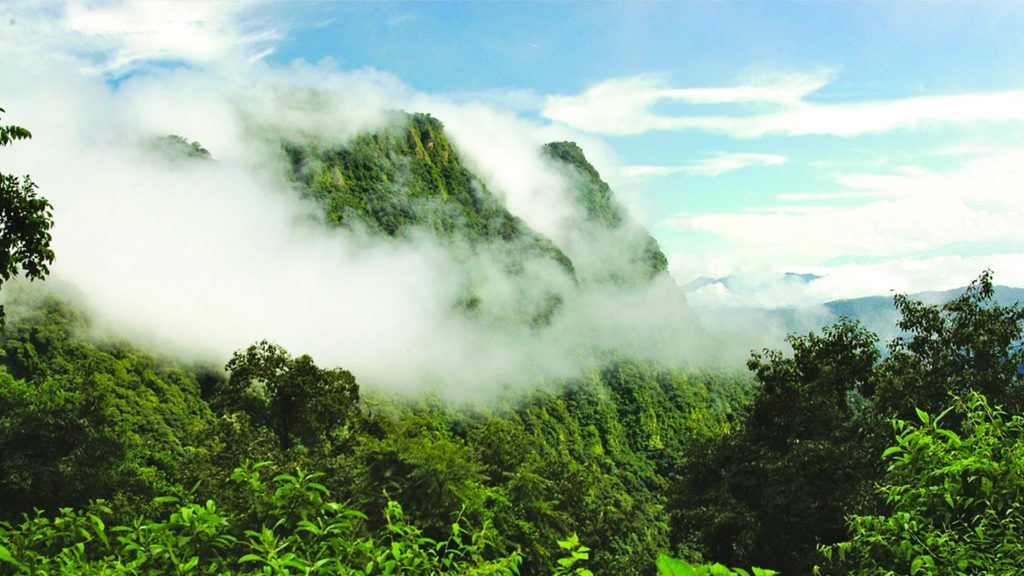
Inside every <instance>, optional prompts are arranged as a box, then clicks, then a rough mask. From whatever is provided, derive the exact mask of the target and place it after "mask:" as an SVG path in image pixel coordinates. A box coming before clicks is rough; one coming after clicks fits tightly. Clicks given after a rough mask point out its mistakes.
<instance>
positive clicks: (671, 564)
mask: <svg viewBox="0 0 1024 576" xmlns="http://www.w3.org/2000/svg"><path fill="white" fill-rule="evenodd" d="M655 565H656V566H657V568H658V576H697V572H696V571H695V570H694V569H693V566H690V564H688V563H686V562H683V561H682V560H676V559H675V558H670V557H668V556H665V555H664V554H661V555H659V556H658V560H657V561H656V562H655Z"/></svg>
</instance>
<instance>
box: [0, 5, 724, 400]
mask: <svg viewBox="0 0 1024 576" xmlns="http://www.w3.org/2000/svg"><path fill="white" fill-rule="evenodd" d="M131 10H135V9H134V8H133V9H131ZM131 10H129V12H131ZM138 10H142V11H143V12H145V11H146V9H144V8H138ZM211 10H214V11H217V10H221V8H213V9H211ZM80 16H81V15H76V13H75V12H74V11H73V10H69V12H68V14H67V20H68V21H69V22H72V23H75V26H76V30H82V29H88V30H90V31H91V32H90V33H91V34H99V35H103V33H104V31H105V30H107V29H108V28H107V26H108V24H104V23H103V22H104V21H103V18H101V17H100V16H102V14H99V15H97V14H96V13H90V15H89V17H88V18H86V19H85V21H86V23H87V24H88V26H87V25H86V24H83V23H82V19H81V18H80ZM123 16H124V14H123V13H120V12H119V13H118V17H119V18H120V17H123ZM82 18H84V17H82ZM97 20H98V23H97ZM143 20H145V19H144V18H143ZM65 24H66V23H65ZM68 25H69V24H68ZM177 25H178V20H175V21H174V22H172V24H171V28H172V29H173V28H174V27H175V26H177ZM90 26H91V28H90ZM109 26H110V27H111V29H117V30H122V28H121V24H116V25H115V24H110V25H109ZM129 28H131V27H129ZM136 28H137V29H141V30H143V31H144V30H145V26H143V25H141V24H140V25H139V26H137V27H136ZM136 28H132V30H135V29H136ZM132 34H134V32H132ZM129 36H131V35H129ZM47 42H49V41H48V40H47V41H46V42H40V44H39V45H40V46H42V45H46V44H47ZM248 42H249V39H248V38H240V39H235V41H234V45H238V44H241V45H246V44H247V43H248ZM157 44H158V46H155V47H153V46H151V47H149V48H145V46H143V47H141V48H140V47H139V46H137V45H136V41H135V40H133V39H131V38H129V39H128V40H126V41H125V42H124V43H123V44H118V45H117V46H118V48H111V49H110V50H108V52H110V53H111V54H112V56H111V58H112V59H111V60H109V62H108V65H105V66H104V68H105V69H122V68H123V67H124V66H128V65H129V63H131V62H136V63H138V62H141V61H142V60H145V59H146V58H153V57H161V56H160V55H161V54H164V52H163V51H162V50H163V48H164V47H166V45H165V44H163V43H161V42H157ZM21 50H27V48H26V47H25V46H23V47H22V48H21ZM146 50H149V51H148V52H147V51H146ZM211 50H212V51H213V52H216V51H217V50H219V49H217V50H214V49H212V48H211ZM229 52H231V51H229ZM231 53H232V54H234V53H235V52H231ZM204 54H205V52H204V53H202V54H198V53H197V54H192V53H191V52H188V51H187V50H186V51H185V52H184V56H185V57H186V58H188V57H191V56H190V55H193V56H195V57H194V58H193V60H194V61H201V60H202V59H203V58H205V57H206V56H205V55H204ZM93 61H94V60H93V59H92V58H91V57H90V58H82V57H79V56H75V55H72V56H69V55H68V54H67V53H62V54H58V55H56V56H54V57H48V56H44V55H43V54H42V53H41V52H39V53H36V54H35V57H34V58H32V59H27V60H26V59H5V60H4V61H3V62H0V77H3V78H6V79H16V81H15V82H13V83H12V84H11V87H10V89H9V90H6V91H5V94H4V96H3V97H4V99H5V100H4V102H3V105H4V106H5V107H6V108H7V109H8V110H9V111H11V115H10V116H9V117H7V118H5V120H9V121H11V122H15V123H18V124H22V125H25V126H26V127H29V128H30V129H31V130H32V131H33V134H34V138H33V140H31V141H29V142H25V143H19V145H18V146H16V147H13V148H11V149H9V150H5V151H4V162H5V170H6V169H7V168H6V167H7V166H12V167H15V170H16V171H18V172H26V173H30V174H32V175H33V178H34V179H35V180H36V181H37V183H38V184H39V186H40V190H41V192H42V193H43V194H44V195H45V196H47V197H48V198H49V199H50V200H51V201H52V203H53V205H54V207H55V212H54V217H55V222H56V226H55V228H54V230H53V236H54V240H53V248H54V250H55V251H56V253H57V260H56V262H55V263H54V265H53V267H52V272H51V280H52V281H53V282H51V285H53V286H61V285H70V286H72V287H73V291H74V292H75V293H76V294H77V295H78V297H79V298H80V299H81V301H82V302H83V303H84V305H85V306H86V307H87V309H88V310H89V311H90V312H91V313H92V314H93V315H94V317H95V319H96V323H97V326H98V328H99V329H101V330H105V331H110V332H113V333H115V334H118V335H121V336H128V337H131V338H133V339H134V340H136V341H137V342H143V343H147V344H148V345H149V346H151V347H152V348H154V349H159V350H161V351H164V352H166V351H168V350H170V351H172V352H173V353H175V354H178V355H181V356H184V357H186V358H190V359H195V360H202V361H208V362H213V363H218V364H219V363H222V362H224V361H226V359H227V358H228V357H229V356H230V354H231V353H232V352H233V351H235V350H237V349H240V348H243V347H245V346H247V345H249V344H250V343H252V342H254V341H256V340H259V339H262V338H267V339H271V340H274V341H276V342H278V343H280V344H282V345H283V346H285V347H286V348H288V349H289V350H291V351H292V352H294V353H309V354H311V355H313V357H314V358H316V360H317V361H318V362H320V363H321V364H324V365H331V366H339V365H340V366H344V367H346V368H348V369H350V370H352V371H353V372H354V373H355V374H356V376H357V378H358V379H359V381H360V382H361V383H362V384H363V385H364V386H368V387H371V388H376V389H384V390H392V391H401V392H410V391H416V392H423V391H432V392H436V393H438V394H441V395H442V396H446V397H450V398H456V399H473V400H476V399H482V398H487V397H490V396H493V395H494V394H496V393H498V391H499V390H501V389H502V388H503V387H515V386H522V385H529V386H532V385H536V384H537V383H538V382H542V381H552V380H557V379H561V378H568V377H573V376H576V375H579V374H580V372H581V371H582V370H586V369H589V368H593V367H595V366H596V365H597V362H599V360H600V354H601V353H602V352H605V351H611V350H617V351H621V352H624V353H627V354H631V355H635V356H639V357H643V358H650V359H654V360H658V361H663V362H668V363H673V364H681V363H696V362H701V361H702V359H703V358H704V357H705V356H706V350H705V349H703V348H701V346H699V345H698V344H697V343H696V342H697V339H698V337H697V333H696V328H695V326H694V323H693V319H692V318H691V317H690V316H689V314H688V311H687V308H686V306H685V303H684V299H683V297H682V295H681V294H680V293H679V291H678V289H677V287H676V286H675V284H674V283H672V282H671V281H670V280H668V279H667V278H662V279H660V280H659V281H657V282H654V283H651V284H649V285H645V286H642V287H634V288H622V287H615V286H610V285H601V286H598V285H595V286H593V287H581V286H576V285H574V284H572V283H571V282H569V281H568V280H567V277H566V276H565V274H564V273H561V272H558V271H554V270H551V269H550V267H549V268H545V264H544V263H543V262H527V263H526V266H527V268H529V269H530V270H531V272H530V274H529V275H528V277H529V279H530V281H531V282H534V283H535V284H532V285H523V282H524V280H523V279H522V278H523V277H520V276H516V275H510V274H509V273H508V272H507V271H506V270H504V269H503V268H502V267H501V266H500V264H499V263H498V262H496V261H494V260H493V259H491V258H490V257H489V255H488V251H487V249H486V248H484V249H482V250H481V251H480V253H479V254H478V255H476V256H474V257H470V258H467V257H466V256H465V255H464V254H453V253H452V251H451V248H450V247H449V246H448V245H445V244H442V243H440V242H438V241H437V240H436V239H434V237H432V236H430V235H428V234H425V233H424V234H415V233H414V234H412V235H411V236H410V237H409V238H404V239H389V238H381V237H370V236H367V235H365V234H363V233H360V232H358V231H351V230H344V229H329V228H327V227H325V226H324V225H322V224H321V223H320V219H319V214H320V208H319V207H318V206H315V205H313V204H311V203H309V202H306V201H304V200H302V199H301V197H300V195H299V194H298V193H297V192H296V190H295V189H294V185H293V184H292V183H291V182H290V181H289V180H288V179H287V178H286V177H285V166H284V164H283V159H282V157H281V156H282V155H281V154H280V150H279V147H278V145H277V142H279V141H280V139H281V138H285V137H287V138H293V139H295V138H297V139H313V140H316V141H317V142H319V143H321V144H323V145H343V144H344V143H345V142H346V141H348V140H349V139H350V138H352V137H353V136H354V135H355V134H357V133H358V132H361V131H366V130H372V129H376V128H380V127H381V126H382V125H383V123H384V122H386V119H387V118H388V114H387V111H388V110H390V109H394V108H408V109H413V110H425V111H427V112H432V113H434V114H436V115H437V116H438V117H439V118H441V119H442V120H443V121H445V122H447V125H448V129H449V131H450V133H451V136H452V139H453V141H454V142H455V143H456V144H457V145H458V146H459V148H460V152H461V153H463V154H464V155H465V158H466V162H467V164H468V165H470V166H472V167H473V168H475V169H476V170H478V171H479V173H480V174H481V177H482V178H483V179H484V181H485V182H486V183H487V185H488V186H489V187H490V188H492V189H493V190H494V191H495V192H496V193H498V194H499V195H501V196H502V197H504V198H505V200H506V203H507V205H508V207H509V208H510V209H511V210H512V211H513V213H516V214H517V215H519V216H520V217H522V218H523V219H524V220H525V221H526V222H527V223H528V224H530V225H531V226H533V227H534V228H535V229H537V230H539V231H541V232H542V233H546V234H550V235H551V236H552V237H553V238H554V239H555V240H556V241H558V240H559V234H560V233H561V231H562V225H563V224H564V223H565V222H566V221H567V220H572V219H574V218H579V217H580V213H579V208H578V207H577V206H575V205H574V204H573V203H572V202H570V201H569V197H570V194H569V191H568V186H569V185H570V183H569V182H568V181H566V179H565V177H564V176H562V175H560V173H559V171H558V170H556V169H555V168H554V167H553V166H552V165H550V163H549V161H547V160H545V159H544V158H542V157H541V154H540V151H539V150H540V145H541V143H542V142H541V140H540V139H539V134H540V133H542V132H544V130H543V129H541V128H539V127H538V126H536V125H534V124H531V123H529V122H523V121H520V120H517V119H516V118H515V117H514V116H511V115H509V114H507V113H502V112H498V111H494V110H491V109H489V108H487V107H486V106H483V105H480V104H456V103H452V102H445V101H443V100H440V99H438V98H435V97H432V96H429V95H423V94H418V93H416V92H415V91H414V90H411V89H410V88H409V87H408V86H405V85H404V84H402V83H401V82H400V81H398V80H397V79H395V78H394V77H392V76H389V75H387V74H382V73H379V72H376V71H372V70H362V71H344V70H340V69H338V68H337V67H336V66H333V65H331V64H329V63H326V64H322V65H310V64H304V63H296V64H294V65H291V66H288V67H274V66H269V65H266V64H264V63H262V62H260V61H259V60H258V59H257V60H256V61H251V58H241V59H239V60H238V61H236V62H235V63H234V64H233V65H232V66H231V67H228V68H223V67H220V66H218V67H215V68H212V67H209V66H183V67H146V66H141V67H139V69H138V70H137V71H136V72H135V73H133V74H131V75H129V76H126V77H119V79H118V81H117V83H116V85H114V84H112V83H111V82H108V81H107V79H108V78H109V77H110V76H108V75H97V74H96V69H95V67H94V66H92V65H91V63H92V62H93ZM418 105H427V106H429V107H428V108H425V109H424V108H421V107H419V106H418ZM169 133H175V134H182V135H184V136H186V137H188V138H189V139H195V140H198V141H199V142H201V143H202V144H203V145H204V146H205V147H206V148H208V149H209V150H210V151H211V152H212V153H213V155H214V158H215V160H214V161H211V162H184V161H177V162H173V161H168V160H167V159H166V158H164V157H162V156H160V155H158V154H154V153H153V152H152V151H151V150H150V149H149V147H148V146H147V142H149V141H150V139H152V138H153V137H156V136H161V135H165V134H169ZM604 249H607V250H613V249H614V243H606V245H605V247H604ZM602 256H603V257H606V258H614V257H615V255H614V254H613V253H610V252H606V253H603V254H602ZM595 259H596V258H595ZM467 279H471V280H472V281H473V282H474V284H475V286H476V287H477V288H478V289H479V290H480V292H481V294H482V295H483V296H484V299H485V301H486V302H493V303H494V306H495V307H496V308H501V307H503V306H505V305H509V306H511V305H514V304H515V301H516V298H517V297H518V295H519V294H521V293H523V291H529V290H534V291H537V290H544V289H548V288H552V289H557V290H559V291H561V292H562V293H563V294H566V295H567V298H566V300H565V302H564V304H563V307H562V310H561V311H560V313H559V314H558V315H557V316H556V318H555V320H554V321H553V323H552V324H551V325H550V326H549V327H547V328H546V329H544V330H535V329H531V328H529V327H527V326H524V325H521V324H515V323H502V322H497V323H488V322H480V321H478V320H477V319H474V318H471V317H469V316H467V315H466V314H463V313H460V312H458V311H457V310H456V309H455V307H454V303H455V302H457V301H458V300H459V298H460V297H462V296H463V295H464V294H465V292H464V290H465V282H466V280H467ZM33 286H35V285H33Z"/></svg>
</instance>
